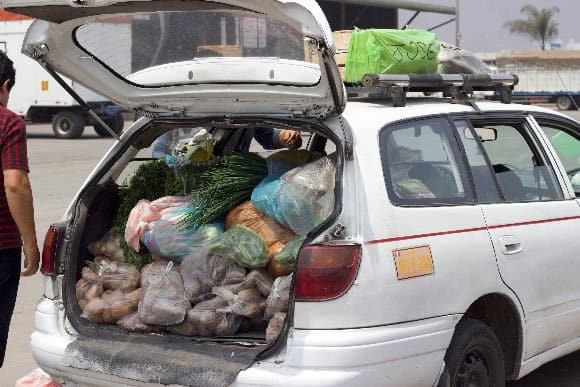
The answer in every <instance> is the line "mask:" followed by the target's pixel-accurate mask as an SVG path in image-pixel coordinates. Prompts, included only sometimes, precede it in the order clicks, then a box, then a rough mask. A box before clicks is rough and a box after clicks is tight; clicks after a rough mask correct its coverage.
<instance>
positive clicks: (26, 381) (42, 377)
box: [14, 368, 60, 387]
mask: <svg viewBox="0 0 580 387" xmlns="http://www.w3.org/2000/svg"><path fill="white" fill-rule="evenodd" d="M14 387H60V384H58V383H57V382H55V381H54V379H53V378H52V377H51V376H50V375H49V374H47V373H46V372H44V371H43V370H42V369H40V368H37V369H35V370H34V371H32V372H31V373H29V374H28V375H26V376H25V377H23V378H20V379H18V380H17V381H16V384H15V385H14Z"/></svg>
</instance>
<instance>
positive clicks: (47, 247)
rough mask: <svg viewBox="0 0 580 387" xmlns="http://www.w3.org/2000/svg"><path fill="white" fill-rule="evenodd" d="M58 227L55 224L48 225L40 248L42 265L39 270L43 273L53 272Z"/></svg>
mask: <svg viewBox="0 0 580 387" xmlns="http://www.w3.org/2000/svg"><path fill="white" fill-rule="evenodd" d="M58 234H59V229H58V227H56V226H50V228H49V229H48V231H47V232H46V237H45V238H44V246H43V249H42V265H41V266H40V272H41V273H42V274H44V275H54V274H55V267H54V266H55V261H56V249H57V243H58Z"/></svg>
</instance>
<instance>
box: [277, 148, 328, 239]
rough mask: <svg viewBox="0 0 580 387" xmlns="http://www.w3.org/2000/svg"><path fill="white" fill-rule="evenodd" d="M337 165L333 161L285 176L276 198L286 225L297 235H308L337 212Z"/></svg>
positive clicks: (299, 169) (312, 165)
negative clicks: (335, 197) (335, 185)
mask: <svg viewBox="0 0 580 387" xmlns="http://www.w3.org/2000/svg"><path fill="white" fill-rule="evenodd" d="M335 176H336V165H335V163H334V162H333V161H332V159H331V158H330V157H324V158H321V159H319V160H317V161H315V162H312V163H310V164H306V165H304V166H302V167H299V168H295V169H293V170H291V171H290V172H287V173H285V174H284V175H283V176H282V178H281V180H282V183H281V186H280V189H279V191H278V194H277V196H276V200H277V203H278V209H279V211H280V213H281V214H282V217H283V219H284V222H285V224H286V225H287V226H288V227H289V228H290V229H291V230H292V231H294V232H295V233H296V234H299V235H308V233H309V232H310V231H312V230H313V229H315V228H316V227H318V226H319V225H320V224H321V223H322V222H323V221H325V220H326V219H327V218H328V217H329V216H330V215H331V214H332V211H333V210H334V183H335V179H336V177H335Z"/></svg>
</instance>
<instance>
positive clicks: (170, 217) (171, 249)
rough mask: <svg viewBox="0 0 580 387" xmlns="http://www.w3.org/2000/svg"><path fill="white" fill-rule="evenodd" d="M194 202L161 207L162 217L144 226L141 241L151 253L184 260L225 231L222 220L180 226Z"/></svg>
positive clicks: (177, 260) (178, 260)
mask: <svg viewBox="0 0 580 387" xmlns="http://www.w3.org/2000/svg"><path fill="white" fill-rule="evenodd" d="M192 206H193V204H192V203H191V202H189V203H186V204H182V205H179V206H177V207H171V208H167V209H165V210H162V211H161V212H160V213H159V214H160V215H161V216H160V218H159V219H157V220H155V221H153V222H151V223H149V224H147V225H146V226H145V228H146V230H145V231H144V232H143V234H142V236H141V242H142V243H143V244H144V245H145V246H146V247H147V249H148V250H149V252H150V253H151V254H153V255H154V256H156V257H163V258H167V259H171V260H173V261H176V262H181V261H182V260H183V259H184V258H185V257H186V256H188V255H190V254H192V253H193V252H194V251H196V250H198V249H200V248H201V247H203V246H205V245H206V244H207V243H209V242H211V241H212V240H214V239H216V238H217V237H218V236H219V235H221V234H222V232H223V226H222V225H221V224H219V223H216V224H207V225H203V226H201V227H199V228H197V229H196V230H191V229H186V228H183V227H180V226H179V225H178V224H179V221H180V219H181V218H182V217H183V216H184V215H185V214H187V213H189V212H190V211H191V208H192Z"/></svg>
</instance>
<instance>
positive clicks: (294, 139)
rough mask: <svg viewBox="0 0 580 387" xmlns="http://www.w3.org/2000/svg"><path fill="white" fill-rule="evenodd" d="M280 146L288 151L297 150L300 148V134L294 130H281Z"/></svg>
mask: <svg viewBox="0 0 580 387" xmlns="http://www.w3.org/2000/svg"><path fill="white" fill-rule="evenodd" d="M280 144H282V146H283V147H284V148H288V149H298V148H300V147H301V146H302V137H301V136H300V132H297V131H295V130H281V131H280Z"/></svg>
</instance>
